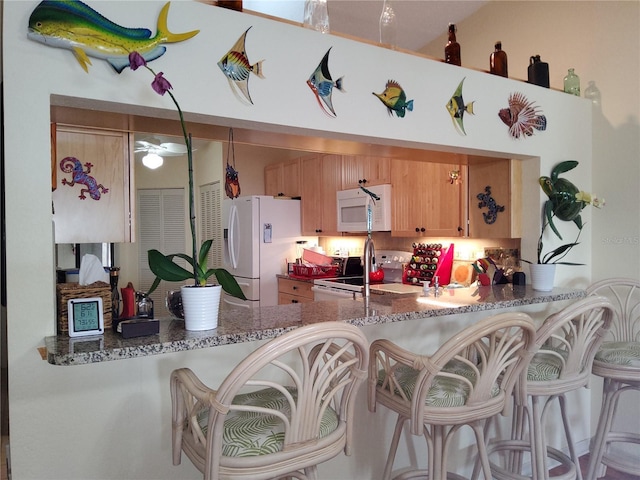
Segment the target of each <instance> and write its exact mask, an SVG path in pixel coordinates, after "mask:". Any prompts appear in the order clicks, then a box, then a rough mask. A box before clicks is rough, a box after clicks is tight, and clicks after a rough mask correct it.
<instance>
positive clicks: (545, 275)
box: [529, 263, 556, 292]
mask: <svg viewBox="0 0 640 480" xmlns="http://www.w3.org/2000/svg"><path fill="white" fill-rule="evenodd" d="M529 272H531V286H532V287H533V289H534V290H539V291H541V292H549V291H551V290H553V280H554V279H555V276H556V265H555V263H532V264H531V265H529Z"/></svg>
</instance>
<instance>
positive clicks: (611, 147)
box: [422, 1, 640, 433]
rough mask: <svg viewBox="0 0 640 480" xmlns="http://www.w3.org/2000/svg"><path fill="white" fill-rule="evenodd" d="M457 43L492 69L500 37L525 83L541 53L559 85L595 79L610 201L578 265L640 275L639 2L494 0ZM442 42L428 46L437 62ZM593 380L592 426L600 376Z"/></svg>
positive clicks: (605, 192) (628, 402)
mask: <svg viewBox="0 0 640 480" xmlns="http://www.w3.org/2000/svg"><path fill="white" fill-rule="evenodd" d="M457 39H458V41H459V43H460V44H461V46H462V64H463V65H465V66H468V67H471V68H477V69H483V70H488V68H489V54H490V53H491V52H492V51H493V45H494V43H495V41H496V40H501V41H502V48H503V49H504V50H505V51H506V52H507V54H508V58H509V75H510V77H513V78H520V79H526V78H527V66H528V64H529V57H530V56H531V55H537V54H539V55H541V57H542V60H543V61H546V62H548V63H549V70H550V81H551V87H552V88H556V89H562V87H563V78H564V76H565V75H566V73H567V69H568V68H575V71H576V73H577V74H578V75H579V76H580V81H581V87H582V91H583V92H584V89H585V88H586V87H587V85H588V82H589V81H590V80H593V81H595V83H596V85H597V86H598V88H599V89H600V92H601V94H602V109H601V110H600V109H597V108H596V109H594V116H593V164H592V167H591V172H590V177H591V178H592V182H593V186H592V187H591V188H592V192H594V193H597V194H598V195H599V196H600V197H604V198H605V199H606V201H607V205H606V207H605V208H604V209H602V210H594V212H593V215H592V219H591V222H590V225H588V226H587V228H586V232H584V233H587V235H589V234H590V235H591V241H592V245H593V247H592V251H591V258H590V259H588V260H587V259H582V261H585V262H587V261H588V262H589V264H590V265H591V271H592V278H593V281H596V280H602V279H605V278H611V277H629V278H635V279H638V278H640V255H639V254H638V252H639V247H640V208H638V205H640V188H639V187H640V161H639V159H640V127H639V125H638V122H639V121H640V54H639V51H640V2H637V1H631V2H629V1H595V2H592V1H590V2H584V1H582V2H580V1H556V2H538V1H529V2H520V1H515V2H514V1H501V2H489V3H488V4H487V5H486V6H485V7H483V8H481V9H480V10H478V12H477V13H476V14H474V15H472V16H471V17H469V18H468V19H466V20H465V21H463V22H461V23H460V24H458V34H457ZM445 41H446V40H445V38H444V37H441V38H439V39H437V40H435V41H434V42H432V43H431V44H430V45H428V46H427V47H426V48H424V49H423V50H422V51H423V52H424V53H425V54H428V55H431V56H434V57H438V58H441V56H442V51H443V45H444V43H445ZM577 133H579V132H577ZM585 141H586V140H585ZM567 158H568V157H567ZM573 159H575V160H579V161H580V163H581V164H582V159H581V158H580V157H573ZM579 168H580V167H579ZM579 186H580V187H581V188H585V187H582V185H579ZM582 238H584V236H583V237H582ZM574 258H576V257H574ZM593 380H594V381H593V384H592V388H591V393H592V402H593V408H592V424H593V428H594V429H595V422H597V419H598V409H599V406H600V399H601V397H602V387H601V385H602V382H601V381H600V379H599V378H597V377H593ZM639 401H640V394H638V392H629V393H627V394H625V395H623V396H622V401H621V410H620V414H619V415H618V417H617V427H618V428H620V427H621V428H622V429H623V430H627V431H635V432H638V431H640V417H638V415H637V412H638V402H639ZM592 433H593V432H592Z"/></svg>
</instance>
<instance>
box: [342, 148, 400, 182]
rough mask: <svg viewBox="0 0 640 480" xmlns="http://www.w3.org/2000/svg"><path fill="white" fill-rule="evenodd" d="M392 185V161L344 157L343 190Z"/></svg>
mask: <svg viewBox="0 0 640 480" xmlns="http://www.w3.org/2000/svg"><path fill="white" fill-rule="evenodd" d="M385 183H391V159H390V158H383V157H371V156H366V155H358V156H355V155H343V156H342V189H344V190H348V189H351V188H358V187H359V186H365V187H366V186H369V187H371V186H374V185H383V184H385Z"/></svg>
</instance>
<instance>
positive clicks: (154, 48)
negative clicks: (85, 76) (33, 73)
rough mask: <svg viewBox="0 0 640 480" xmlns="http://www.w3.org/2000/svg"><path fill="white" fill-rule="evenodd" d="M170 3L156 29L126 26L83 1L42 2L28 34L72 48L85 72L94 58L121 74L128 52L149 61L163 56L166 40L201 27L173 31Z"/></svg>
mask: <svg viewBox="0 0 640 480" xmlns="http://www.w3.org/2000/svg"><path fill="white" fill-rule="evenodd" d="M169 4H170V2H167V3H166V4H165V5H164V7H162V10H161V11H160V15H159V16H158V22H157V32H156V35H155V36H154V37H151V30H149V29H146V28H126V27H121V26H120V25H117V24H115V23H113V22H112V21H111V20H109V19H107V18H105V17H103V16H102V15H101V14H99V13H98V12H96V11H95V10H94V9H92V8H91V7H89V6H88V5H86V4H84V3H83V2H80V1H51V0H45V1H43V2H40V3H39V4H38V6H37V7H36V8H35V9H34V10H33V12H32V13H31V16H30V17H29V31H28V33H27V37H28V38H29V39H31V40H34V41H36V42H39V43H42V44H44V45H47V46H50V47H57V48H64V49H67V50H71V52H72V53H73V54H74V55H75V57H76V60H77V61H78V63H79V64H80V66H81V67H82V68H83V69H84V71H85V72H88V71H89V65H91V59H90V58H89V57H94V58H98V59H100V60H105V61H107V62H108V63H109V64H110V65H111V66H112V67H113V68H114V70H115V71H116V72H118V73H120V72H122V70H124V69H125V68H126V67H128V66H129V54H130V53H131V52H138V53H139V54H140V55H142V56H143V57H144V59H145V60H146V61H147V62H150V61H152V60H155V59H156V58H158V57H160V56H162V55H163V54H164V52H165V51H166V49H167V48H166V47H165V46H164V45H163V44H164V43H176V42H183V41H185V40H188V39H190V38H192V37H194V36H195V35H197V34H198V33H199V32H200V30H193V31H191V32H186V33H171V32H170V31H169V28H168V27H167V16H168V14H169Z"/></svg>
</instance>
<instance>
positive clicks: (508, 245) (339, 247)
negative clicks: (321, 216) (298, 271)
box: [319, 232, 520, 261]
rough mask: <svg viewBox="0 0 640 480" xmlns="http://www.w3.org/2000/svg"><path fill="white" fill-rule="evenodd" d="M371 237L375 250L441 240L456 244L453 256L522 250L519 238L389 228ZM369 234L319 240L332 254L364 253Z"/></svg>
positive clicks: (468, 257) (407, 248)
mask: <svg viewBox="0 0 640 480" xmlns="http://www.w3.org/2000/svg"><path fill="white" fill-rule="evenodd" d="M372 238H373V241H374V244H375V248H376V250H402V251H412V250H413V247H412V245H413V243H441V244H442V245H443V246H449V245H450V244H451V243H453V244H454V245H455V247H454V259H456V260H472V261H473V260H476V259H478V258H482V257H484V256H485V249H517V250H518V251H519V250H520V239H517V238H506V239H499V240H497V239H478V238H474V239H470V238H426V237H415V238H400V237H392V236H391V234H390V233H389V232H373V233H372ZM365 239H366V236H364V235H363V236H355V235H354V236H344V237H320V241H319V244H320V246H321V247H323V248H324V250H325V252H327V254H329V255H334V254H337V253H341V254H345V255H346V254H347V253H348V254H349V255H362V247H363V246H364V241H365Z"/></svg>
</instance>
